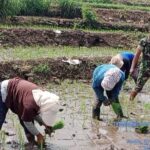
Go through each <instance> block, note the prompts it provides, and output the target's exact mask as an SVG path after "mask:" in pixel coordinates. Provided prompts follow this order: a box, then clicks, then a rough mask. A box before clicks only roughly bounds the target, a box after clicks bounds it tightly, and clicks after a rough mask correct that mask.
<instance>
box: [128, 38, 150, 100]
mask: <svg viewBox="0 0 150 150" xmlns="http://www.w3.org/2000/svg"><path fill="white" fill-rule="evenodd" d="M141 54H142V59H141V64H140V69H139V74H138V78H137V82H136V86H135V88H134V90H133V91H132V92H131V94H130V100H133V99H134V98H135V97H136V95H137V94H138V93H139V92H140V91H141V90H142V88H143V86H144V85H145V83H146V82H147V80H148V79H149V78H150V36H149V37H146V38H143V39H141V41H140V43H139V45H138V47H137V49H136V53H135V56H134V59H133V62H132V66H131V69H130V74H131V75H132V74H133V72H134V70H135V66H136V65H137V63H138V60H139V57H140V55H141Z"/></svg>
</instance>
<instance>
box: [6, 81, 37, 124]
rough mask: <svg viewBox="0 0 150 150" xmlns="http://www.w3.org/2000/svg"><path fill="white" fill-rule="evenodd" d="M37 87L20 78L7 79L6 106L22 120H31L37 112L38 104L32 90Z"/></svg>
mask: <svg viewBox="0 0 150 150" xmlns="http://www.w3.org/2000/svg"><path fill="white" fill-rule="evenodd" d="M33 89H39V87H38V86H37V85H36V84H34V83H31V82H28V81H26V80H23V79H21V78H13V79H10V80H9V83H8V87H7V91H8V94H7V97H6V101H5V103H6V106H7V107H8V108H10V109H11V111H12V112H14V113H15V114H17V115H18V116H19V117H20V118H21V119H22V120H23V121H26V122H30V121H33V119H34V118H35V116H37V115H38V113H39V106H37V104H36V103H35V101H34V98H33V95H32V90H33Z"/></svg>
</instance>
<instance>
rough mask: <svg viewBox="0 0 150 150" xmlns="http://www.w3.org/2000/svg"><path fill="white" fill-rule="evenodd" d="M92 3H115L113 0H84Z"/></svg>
mask: <svg viewBox="0 0 150 150" xmlns="http://www.w3.org/2000/svg"><path fill="white" fill-rule="evenodd" d="M84 1H85V2H90V3H113V0H83V2H84Z"/></svg>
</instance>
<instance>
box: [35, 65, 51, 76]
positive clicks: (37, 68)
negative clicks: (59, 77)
mask: <svg viewBox="0 0 150 150" xmlns="http://www.w3.org/2000/svg"><path fill="white" fill-rule="evenodd" d="M33 72H34V73H44V74H47V73H49V72H50V68H49V66H48V64H39V65H37V66H35V67H34V68H33Z"/></svg>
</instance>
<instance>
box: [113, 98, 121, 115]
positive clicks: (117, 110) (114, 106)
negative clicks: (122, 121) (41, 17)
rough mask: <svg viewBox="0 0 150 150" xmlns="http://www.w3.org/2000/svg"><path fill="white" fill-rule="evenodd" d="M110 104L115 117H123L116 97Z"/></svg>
mask: <svg viewBox="0 0 150 150" xmlns="http://www.w3.org/2000/svg"><path fill="white" fill-rule="evenodd" d="M111 106H112V109H113V111H114V112H115V114H116V115H117V117H123V111H122V107H121V105H120V102H119V99H118V98H117V99H116V100H115V101H113V102H112V103H111Z"/></svg>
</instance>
